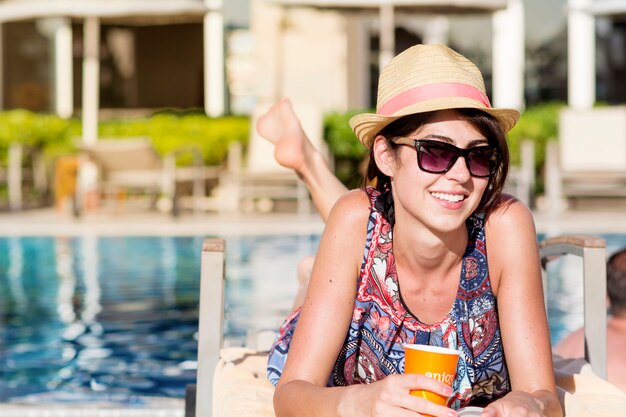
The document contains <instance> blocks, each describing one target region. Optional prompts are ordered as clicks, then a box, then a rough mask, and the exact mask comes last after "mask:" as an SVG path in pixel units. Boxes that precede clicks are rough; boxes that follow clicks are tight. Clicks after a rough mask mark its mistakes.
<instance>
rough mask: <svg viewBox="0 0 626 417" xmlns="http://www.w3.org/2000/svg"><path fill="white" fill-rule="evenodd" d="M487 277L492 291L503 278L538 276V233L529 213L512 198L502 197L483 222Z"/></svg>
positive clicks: (526, 208)
mask: <svg viewBox="0 0 626 417" xmlns="http://www.w3.org/2000/svg"><path fill="white" fill-rule="evenodd" d="M485 239H486V244H487V254H488V257H489V274H490V276H491V281H492V286H493V288H494V292H496V293H497V292H498V288H499V286H500V283H501V282H502V278H503V277H505V276H515V277H516V278H515V279H519V276H520V274H522V275H523V276H524V279H530V277H531V276H535V275H538V274H539V275H538V276H540V272H541V271H540V262H539V248H538V243H537V232H536V230H535V222H534V220H533V215H532V212H531V211H530V209H529V208H528V207H526V205H524V204H523V203H522V202H521V201H519V200H517V199H516V198H514V197H511V196H508V195H503V196H502V201H501V202H500V204H499V205H498V206H497V207H496V208H495V209H493V210H492V211H491V212H490V213H489V214H488V215H487V218H486V221H485Z"/></svg>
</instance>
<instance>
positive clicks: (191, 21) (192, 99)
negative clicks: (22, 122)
mask: <svg viewBox="0 0 626 417" xmlns="http://www.w3.org/2000/svg"><path fill="white" fill-rule="evenodd" d="M0 23H1V32H0V33H1V37H0V48H1V50H2V53H1V54H0V57H1V60H2V62H1V65H0V80H1V83H0V90H1V91H0V107H1V108H5V109H10V108H26V109H31V110H36V111H51V112H56V113H57V114H59V115H61V116H63V117H69V116H71V115H74V114H75V110H76V109H80V113H81V114H82V117H83V122H84V124H85V135H86V136H88V139H89V140H91V139H93V137H94V136H95V133H94V129H95V126H96V123H97V118H98V115H99V109H101V108H105V109H126V110H130V109H135V110H137V109H154V108H162V107H182V108H189V107H204V108H205V110H206V112H207V114H210V115H219V114H222V113H223V112H224V107H225V83H224V46H223V44H224V37H223V32H224V28H223V17H222V0H132V1H124V0H55V1H52V0H2V1H0Z"/></svg>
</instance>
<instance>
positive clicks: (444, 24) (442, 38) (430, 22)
mask: <svg viewBox="0 0 626 417" xmlns="http://www.w3.org/2000/svg"><path fill="white" fill-rule="evenodd" d="M449 35H450V19H449V18H448V16H444V15H438V16H432V17H429V18H427V19H426V23H425V25H424V36H423V38H424V43H425V44H426V43H442V44H444V45H448V44H449V43H450V36H449Z"/></svg>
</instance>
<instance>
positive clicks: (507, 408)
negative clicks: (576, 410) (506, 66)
mask: <svg viewBox="0 0 626 417" xmlns="http://www.w3.org/2000/svg"><path fill="white" fill-rule="evenodd" d="M518 117H519V113H518V112H517V111H515V110H507V109H493V108H491V106H490V105H489V101H488V99H487V96H486V94H485V89H484V82H483V79H482V75H481V74H480V72H479V70H478V69H477V68H476V67H475V66H474V65H473V64H472V63H471V62H469V61H468V60H467V59H466V58H464V57H462V56H461V55H459V54H457V53H456V52H454V51H452V50H451V49H449V48H447V47H445V46H442V45H417V46H414V47H412V48H410V49H408V50H407V51H405V52H403V53H402V54H400V55H398V56H397V57H395V58H394V59H393V60H392V61H391V62H390V64H389V65H388V66H387V67H385V69H384V70H383V72H382V74H381V78H380V82H379V91H378V106H377V112H376V114H361V115H357V116H355V117H354V118H353V119H352V120H351V121H350V124H351V126H352V128H353V130H354V131H355V134H356V135H357V137H358V138H359V139H360V140H361V142H362V143H363V144H364V145H365V146H367V147H368V149H369V151H370V157H369V166H368V171H367V177H366V180H367V181H368V183H369V184H373V185H374V186H373V187H372V186H370V187H365V188H364V189H360V190H354V191H350V192H347V193H344V191H345V190H344V189H343V187H342V186H341V185H340V184H339V183H338V182H337V180H336V179H333V178H332V175H331V174H330V171H327V167H326V166H325V164H324V163H322V162H320V161H319V160H318V159H317V158H318V154H317V153H316V152H314V151H313V150H311V149H309V148H308V147H309V146H310V144H309V143H308V141H306V138H305V136H304V135H303V133H302V131H301V128H300V126H299V124H298V122H297V119H296V118H295V116H294V115H293V112H292V111H291V108H290V106H289V103H287V102H285V101H282V102H279V103H278V104H277V105H276V106H275V107H274V108H273V109H272V110H271V111H270V113H268V115H266V116H265V117H264V118H262V119H261V120H260V121H259V126H258V129H259V131H260V133H261V134H263V135H264V136H266V137H268V138H269V139H270V140H273V141H279V142H280V141H281V140H283V139H285V138H288V137H290V136H292V137H294V136H295V137H299V138H300V139H299V140H295V141H293V142H292V143H293V144H295V145H294V146H296V147H299V148H298V149H295V148H293V147H292V148H290V147H288V146H277V148H276V157H277V159H278V160H279V162H281V161H282V162H285V161H289V162H288V164H290V165H291V166H292V167H293V168H295V169H296V170H297V171H298V173H299V174H300V175H301V176H302V177H303V179H304V180H305V182H306V183H307V186H308V187H309V189H310V190H311V192H312V195H313V199H314V202H315V203H316V205H317V206H318V208H320V212H321V214H322V216H323V217H324V218H325V220H326V228H325V230H324V233H323V235H322V238H321V241H320V247H319V251H318V254H317V257H316V259H315V264H314V266H313V269H312V274H311V280H310V283H309V286H308V291H307V293H306V298H305V299H304V303H303V305H302V309H301V310H300V309H299V310H296V311H295V312H294V313H293V314H292V315H291V316H290V317H289V318H288V320H287V322H286V323H285V325H284V326H283V327H282V328H281V335H280V337H279V339H278V341H277V342H276V344H275V346H274V348H273V350H272V352H271V353H270V361H269V366H268V373H269V376H270V379H271V380H273V382H276V379H278V382H277V387H276V392H275V395H274V405H275V409H276V414H277V415H278V416H291V415H298V416H309V415H310V416H329V415H338V416H387V417H391V416H396V415H397V416H403V415H406V416H415V415H424V414H427V415H432V416H439V417H443V416H455V415H456V412H455V411H454V410H453V409H458V408H460V407H464V406H467V405H481V406H485V409H484V411H483V413H482V416H484V417H488V416H502V417H504V416H551V417H552V416H561V415H562V411H561V409H560V405H559V403H558V400H557V396H556V388H555V383H554V376H553V369H552V360H551V353H550V341H549V331H548V326H547V320H546V316H545V310H544V306H543V295H542V287H541V273H540V264H539V255H538V249H537V243H536V242H537V241H536V235H535V230H534V225H533V220H532V216H531V214H530V212H529V210H528V209H527V208H526V207H524V206H523V205H522V204H521V203H520V202H518V201H516V200H514V199H511V198H510V197H506V196H503V195H501V190H502V187H503V185H504V181H505V179H506V174H507V170H508V151H507V145H506V141H505V133H506V132H507V131H508V130H509V129H510V128H511V127H512V126H513V125H514V124H515V122H516V121H517V119H518ZM286 165H287V164H286ZM326 188H328V196H327V197H324V195H325V189H326ZM335 200H337V201H336V203H334V201H335ZM330 207H332V209H330ZM328 211H329V214H328V215H327V213H328ZM326 216H327V217H326ZM296 324H297V325H296ZM404 343H421V344H434V345H442V346H446V347H451V348H454V349H457V350H459V351H460V361H459V366H458V368H457V377H456V379H455V381H454V384H453V387H452V389H450V388H448V387H446V386H445V385H443V384H441V383H439V382H437V381H435V380H433V379H431V378H427V377H425V376H421V375H409V374H402V371H403V367H404V363H403V359H404V357H403V352H402V345H403V344H404ZM287 352H288V355H287ZM285 358H286V362H284V361H285ZM529 364H530V365H532V366H529ZM413 389H426V390H429V391H433V392H436V393H439V394H441V395H444V396H450V401H449V403H448V405H449V406H450V407H451V408H448V407H443V406H439V405H436V404H433V403H430V402H428V401H426V400H424V399H421V398H418V397H414V396H411V395H409V391H410V390H413Z"/></svg>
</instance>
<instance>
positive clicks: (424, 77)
mask: <svg viewBox="0 0 626 417" xmlns="http://www.w3.org/2000/svg"><path fill="white" fill-rule="evenodd" d="M463 108H470V109H479V110H482V111H484V112H485V113H489V114H490V115H492V116H493V117H494V118H495V119H496V120H497V122H498V123H499V124H500V126H501V127H502V129H503V130H504V132H505V133H506V132H508V131H509V130H510V129H511V128H512V127H513V126H514V125H515V123H517V120H518V119H519V116H520V113H519V112H518V111H517V110H514V109H494V108H492V107H491V104H489V98H488V97H487V94H486V92H485V82H484V80H483V76H482V74H481V73H480V70H479V69H478V68H477V67H476V65H474V64H473V63H472V62H471V61H470V60H468V59H467V58H465V57H464V56H463V55H461V54H459V53H457V52H455V51H453V50H452V49H450V48H448V47H447V46H445V45H439V44H428V45H415V46H412V47H411V48H409V49H407V50H406V51H404V52H402V53H401V54H399V55H397V56H396V57H394V58H393V59H392V60H391V61H390V62H389V64H388V65H387V66H385V68H384V69H383V70H382V73H381V74H380V80H379V83H378V101H377V105H376V113H362V114H358V115H356V116H354V117H352V118H351V119H350V126H351V127H352V130H354V133H355V134H356V136H357V137H358V138H359V140H360V141H361V142H362V143H363V144H364V145H365V146H367V147H369V146H370V145H371V144H372V143H373V140H374V138H375V137H376V135H377V134H378V133H379V132H380V131H381V130H382V129H383V128H384V127H385V126H387V125H388V124H390V123H391V122H393V121H395V120H397V119H399V118H401V117H403V116H407V115H410V114H417V113H425V112H429V111H435V110H445V109H463Z"/></svg>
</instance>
